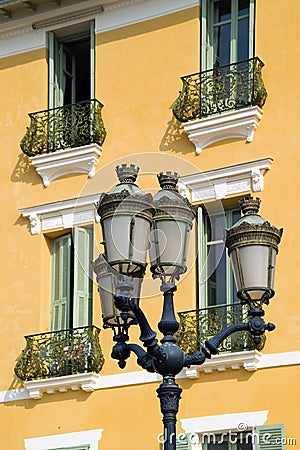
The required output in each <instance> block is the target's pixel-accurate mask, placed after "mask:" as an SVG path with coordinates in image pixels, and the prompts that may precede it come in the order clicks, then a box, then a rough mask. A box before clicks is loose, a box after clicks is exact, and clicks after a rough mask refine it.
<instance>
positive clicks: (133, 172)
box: [116, 164, 140, 184]
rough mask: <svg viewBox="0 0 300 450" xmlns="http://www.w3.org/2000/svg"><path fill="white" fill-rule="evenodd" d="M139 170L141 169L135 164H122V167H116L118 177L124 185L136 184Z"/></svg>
mask: <svg viewBox="0 0 300 450" xmlns="http://www.w3.org/2000/svg"><path fill="white" fill-rule="evenodd" d="M139 170H140V168H139V167H137V166H135V165H134V164H130V165H129V164H122V165H121V166H117V167H116V172H117V176H118V178H119V181H120V183H122V184H125V183H126V184H130V183H134V182H135V180H136V179H137V176H138V173H139Z"/></svg>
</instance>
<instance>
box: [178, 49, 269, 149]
mask: <svg viewBox="0 0 300 450" xmlns="http://www.w3.org/2000/svg"><path fill="white" fill-rule="evenodd" d="M263 66H264V63H263V62H262V61H261V60H260V59H259V58H257V57H256V58H251V59H249V60H245V61H240V62H237V63H234V64H230V65H227V66H222V67H218V68H214V69H211V70H206V71H204V72H200V73H194V74H192V75H187V76H184V77H182V78H181V79H182V82H183V87H182V90H181V92H180V94H179V97H178V99H177V100H176V102H175V104H174V107H173V114H174V116H175V117H176V119H177V120H178V121H179V122H182V123H183V124H184V125H183V126H184V129H185V131H186V132H187V134H188V136H189V138H190V140H191V141H192V142H193V143H195V145H196V149H197V151H196V153H197V154H199V153H200V152H201V150H202V149H203V148H204V147H206V146H208V145H210V144H212V143H214V142H217V141H220V140H223V139H228V138H240V137H246V139H247V141H248V142H251V140H252V139H253V133H254V131H255V129H256V127H257V125H258V122H259V120H260V119H261V117H262V107H263V105H264V103H265V101H266V98H267V91H266V89H265V86H264V82H263V79H262V68H263ZM189 124H190V126H189ZM192 124H193V125H192ZM199 135H200V136H199Z"/></svg>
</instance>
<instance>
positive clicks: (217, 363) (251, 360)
mask: <svg viewBox="0 0 300 450" xmlns="http://www.w3.org/2000/svg"><path fill="white" fill-rule="evenodd" d="M262 356H263V355H262V354H261V353H260V352H259V351H257V350H251V351H247V352H246V351H245V352H235V353H225V354H220V355H216V356H214V357H213V358H212V359H208V360H206V361H205V363H204V364H202V365H201V366H191V367H190V368H187V369H183V371H182V373H181V374H180V375H181V376H183V377H184V378H199V376H200V373H201V372H203V373H205V374H209V373H212V372H213V371H214V370H217V371H218V372H225V371H226V370H228V369H233V370H238V369H242V368H243V369H245V370H247V371H248V372H252V371H255V370H257V368H258V365H259V362H260V360H261V358H262ZM180 375H179V377H181V376H180Z"/></svg>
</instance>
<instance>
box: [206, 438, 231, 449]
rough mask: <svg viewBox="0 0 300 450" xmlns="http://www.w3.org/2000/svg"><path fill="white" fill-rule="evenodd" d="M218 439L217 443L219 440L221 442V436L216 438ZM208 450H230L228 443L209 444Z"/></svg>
mask: <svg viewBox="0 0 300 450" xmlns="http://www.w3.org/2000/svg"><path fill="white" fill-rule="evenodd" d="M216 437H217V442H218V438H219V440H220V441H221V436H216ZM207 450H228V442H222V443H220V444H218V443H215V444H214V443H208V444H207Z"/></svg>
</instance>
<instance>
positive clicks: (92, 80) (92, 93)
mask: <svg viewBox="0 0 300 450" xmlns="http://www.w3.org/2000/svg"><path fill="white" fill-rule="evenodd" d="M90 98H91V99H93V98H95V21H94V20H92V21H91V22H90Z"/></svg>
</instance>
